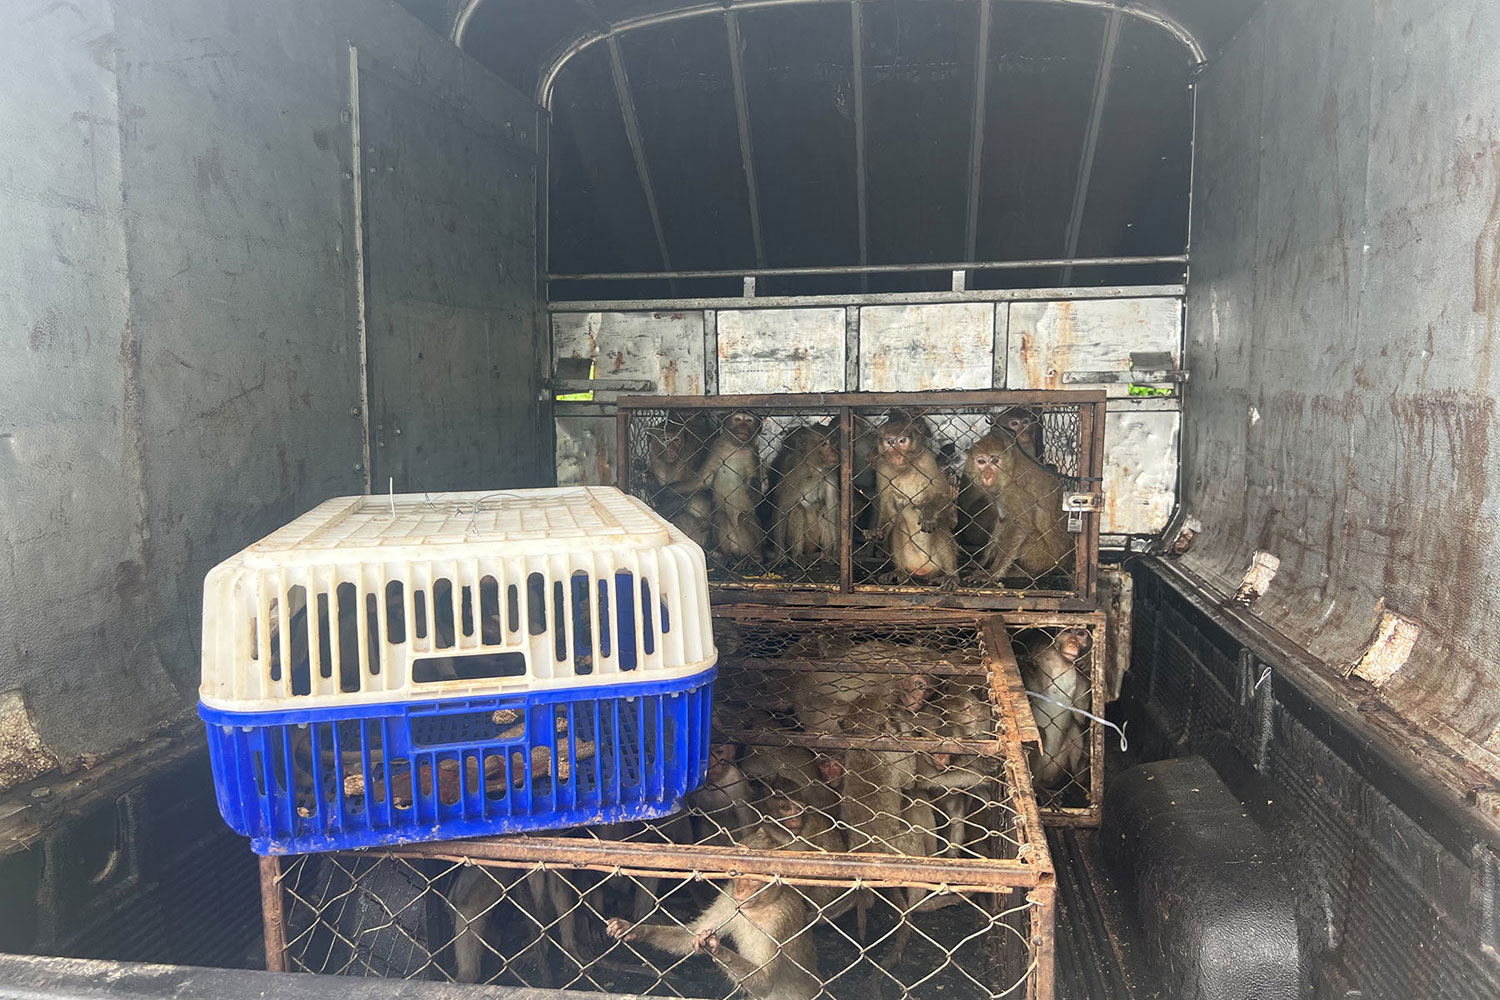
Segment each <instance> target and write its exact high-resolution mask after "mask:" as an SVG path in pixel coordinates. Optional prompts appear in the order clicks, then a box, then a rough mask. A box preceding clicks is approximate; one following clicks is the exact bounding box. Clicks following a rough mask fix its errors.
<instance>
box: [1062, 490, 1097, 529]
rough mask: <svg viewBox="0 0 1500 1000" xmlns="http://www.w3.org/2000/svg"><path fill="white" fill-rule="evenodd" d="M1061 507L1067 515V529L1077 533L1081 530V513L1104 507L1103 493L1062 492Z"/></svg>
mask: <svg viewBox="0 0 1500 1000" xmlns="http://www.w3.org/2000/svg"><path fill="white" fill-rule="evenodd" d="M1062 507H1063V510H1064V511H1065V512H1066V513H1067V515H1068V530H1069V531H1071V532H1073V533H1074V534H1077V533H1078V532H1081V531H1082V530H1083V515H1085V514H1089V513H1093V512H1096V511H1101V510H1103V509H1104V494H1103V493H1097V492H1096V493H1064V494H1063V502H1062Z"/></svg>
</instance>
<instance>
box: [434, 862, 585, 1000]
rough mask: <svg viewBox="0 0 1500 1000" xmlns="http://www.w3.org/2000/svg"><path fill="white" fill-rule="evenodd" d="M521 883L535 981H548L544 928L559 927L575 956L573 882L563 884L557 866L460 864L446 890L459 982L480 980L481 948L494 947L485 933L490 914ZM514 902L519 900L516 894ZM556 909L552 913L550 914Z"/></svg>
mask: <svg viewBox="0 0 1500 1000" xmlns="http://www.w3.org/2000/svg"><path fill="white" fill-rule="evenodd" d="M523 886H524V888H525V892H526V895H529V896H530V903H529V905H528V906H527V911H528V912H529V913H530V915H531V917H532V919H531V920H529V921H526V923H528V924H529V925H531V926H533V927H535V928H536V939H535V941H534V943H533V945H532V947H533V948H535V949H536V951H535V955H534V958H535V960H536V972H537V979H538V981H539V982H540V983H541V984H542V985H544V986H550V985H551V981H552V970H551V968H550V966H549V965H548V962H547V947H546V940H547V936H548V935H547V929H548V928H550V927H553V926H555V927H557V928H558V936H559V937H560V938H561V941H562V947H563V948H564V949H565V950H566V951H567V952H568V954H570V955H572V956H574V959H575V960H577V958H578V956H579V955H580V954H581V953H580V952H579V942H578V933H577V931H578V928H577V924H576V923H575V922H574V920H573V916H572V910H573V909H574V908H575V906H576V905H577V904H576V903H575V901H574V897H573V896H572V893H573V890H572V887H571V886H568V885H566V884H565V883H564V882H563V880H562V877H561V876H560V875H559V874H557V873H556V872H542V871H526V872H520V871H516V870H513V869H502V868H488V867H485V866H483V865H470V866H468V867H466V868H464V870H463V871H461V872H460V873H459V875H458V877H457V878H456V879H455V880H454V882H453V887H452V889H451V890H450V891H449V893H448V901H449V904H450V905H451V906H452V907H453V911H454V913H453V933H454V936H453V964H454V970H453V978H454V980H456V981H457V982H460V983H477V982H480V981H481V978H482V972H483V964H484V955H485V952H487V951H488V952H494V948H493V947H492V946H490V945H489V944H487V943H486V942H485V934H486V933H487V931H488V929H489V925H490V924H491V922H492V921H493V920H494V917H495V911H496V910H497V909H498V908H499V907H500V904H501V902H502V901H504V900H505V899H506V898H507V897H508V896H510V895H511V894H512V893H517V895H519V892H518V890H520V889H521V888H522V887H523ZM512 902H513V903H515V904H516V905H518V906H519V905H521V901H520V900H519V899H513V900H512ZM554 914H555V918H554Z"/></svg>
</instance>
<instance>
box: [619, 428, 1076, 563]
mask: <svg viewBox="0 0 1500 1000" xmlns="http://www.w3.org/2000/svg"><path fill="white" fill-rule="evenodd" d="M855 419H856V426H857V431H856V434H855V442H854V449H853V450H854V454H853V456H851V457H852V460H853V462H854V468H853V469H852V470H851V472H852V478H851V481H852V482H853V483H854V486H855V489H856V491H858V492H859V493H860V494H861V496H862V500H861V502H860V503H859V505H858V507H857V510H859V511H865V510H873V518H872V519H871V520H872V523H869V524H868V526H867V527H865V528H864V530H863V533H862V534H863V540H864V541H865V542H866V543H869V544H872V545H874V546H877V547H878V551H879V554H880V555H881V556H883V557H884V559H885V560H887V561H888V564H889V566H890V571H889V573H888V574H887V575H886V580H887V582H890V583H926V584H937V585H939V586H941V587H945V588H950V587H954V586H957V585H959V584H960V581H961V580H967V582H970V583H973V584H977V585H980V586H992V585H998V584H999V583H1000V582H1001V581H1002V580H1004V579H1005V578H1006V577H1007V576H1011V575H1013V574H1015V573H1017V572H1019V573H1021V574H1024V576H1025V578H1026V579H1027V581H1028V582H1035V581H1038V580H1040V579H1041V578H1043V577H1045V576H1047V575H1048V574H1050V573H1055V572H1057V571H1059V570H1066V569H1067V568H1068V567H1069V565H1070V563H1071V560H1072V557H1073V553H1074V538H1075V536H1074V534H1073V533H1072V532H1071V531H1070V530H1069V523H1068V515H1067V513H1066V512H1065V511H1064V509H1063V504H1062V500H1063V496H1064V493H1065V492H1066V491H1067V489H1068V488H1069V486H1068V478H1067V477H1065V476H1064V475H1062V474H1061V473H1060V472H1058V471H1057V470H1056V469H1054V468H1052V467H1050V466H1048V465H1047V464H1045V462H1044V460H1043V452H1042V422H1041V419H1040V413H1039V412H1038V411H1037V410H1035V409H1033V408H1031V407H1009V408H1007V409H1005V410H1003V411H1001V412H999V413H997V414H994V415H993V416H992V418H991V427H990V429H989V432H988V433H986V434H985V435H983V436H982V437H980V438H979V439H978V440H977V441H975V442H974V443H973V444H972V445H971V446H970V447H969V448H968V450H967V454H966V455H965V456H964V463H963V471H962V474H961V476H960V477H959V482H958V483H957V484H955V483H954V482H953V481H952V480H951V479H950V478H949V476H948V474H947V473H946V472H945V471H944V469H943V466H942V463H941V462H940V460H939V450H940V449H939V447H938V445H937V442H936V441H935V439H934V433H933V428H932V426H931V423H930V422H929V420H928V419H927V418H926V417H924V416H923V415H922V414H920V413H916V412H914V411H911V410H907V409H902V408H897V409H892V410H890V411H888V412H887V413H886V415H885V417H884V419H883V420H882V421H880V422H878V423H874V422H871V421H868V420H866V419H865V418H863V417H856V418H855ZM762 424H763V420H762V418H761V416H760V415H758V414H756V413H754V412H751V411H748V410H740V411H734V412H730V413H725V414H724V415H723V416H722V417H721V418H719V419H717V420H716V419H715V418H714V417H712V416H710V415H709V414H707V413H704V412H703V411H695V412H692V413H691V415H684V414H681V413H677V412H672V413H669V414H668V415H667V417H666V419H665V420H664V421H663V422H662V423H661V424H660V425H658V426H655V427H652V428H650V432H649V433H650V436H649V438H648V440H647V453H646V469H645V474H646V487H647V489H646V499H647V500H648V501H649V502H650V503H651V505H652V506H653V507H654V508H655V509H656V510H657V511H658V512H660V513H662V514H663V515H664V516H666V517H667V518H669V519H670V520H672V521H673V522H674V523H675V524H676V525H677V526H678V527H679V528H680V529H681V530H682V531H683V532H684V533H685V534H686V535H688V537H690V538H692V539H693V540H694V541H696V542H698V544H700V545H702V546H703V547H704V548H705V549H706V550H708V551H709V552H710V553H711V554H712V555H714V556H715V557H716V558H717V559H718V560H720V561H721V562H723V563H726V564H728V565H731V566H740V567H746V566H750V567H759V566H765V565H777V564H780V565H795V566H800V567H804V568H806V567H809V566H812V565H815V564H817V563H820V562H834V561H837V559H838V558H839V545H840V534H841V527H840V523H841V508H840V503H839V501H840V476H839V471H840V464H841V462H842V459H841V457H840V447H839V428H838V427H837V426H836V425H835V424H834V423H833V422H831V421H830V422H825V423H817V424H803V425H801V426H797V427H794V428H792V429H790V430H789V431H787V433H786V434H785V437H784V438H783V439H782V442H781V446H780V449H779V451H778V452H777V453H776V455H775V457H774V459H773V460H772V461H771V462H770V463H769V465H766V463H764V462H763V460H762V455H761V442H760V440H759V439H760V435H761V431H762ZM768 520H769V524H770V529H769V531H768V530H767V527H766V524H767V521H768ZM856 520H857V521H858V520H859V516H858V515H857V516H856ZM768 552H769V558H767V553H768Z"/></svg>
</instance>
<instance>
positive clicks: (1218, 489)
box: [1185, 0, 1500, 794]
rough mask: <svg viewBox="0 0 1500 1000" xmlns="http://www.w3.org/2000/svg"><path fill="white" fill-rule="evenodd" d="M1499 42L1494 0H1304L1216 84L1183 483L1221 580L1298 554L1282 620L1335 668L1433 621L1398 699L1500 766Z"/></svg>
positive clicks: (1433, 733)
mask: <svg viewBox="0 0 1500 1000" xmlns="http://www.w3.org/2000/svg"><path fill="white" fill-rule="evenodd" d="M1497 46H1500V8H1497V7H1495V5H1493V4H1482V3H1445V4H1432V5H1423V7H1422V10H1421V11H1420V12H1418V11H1416V10H1411V11H1405V10H1402V9H1401V8H1399V7H1390V6H1383V7H1381V8H1380V9H1379V10H1378V11H1375V12H1372V10H1371V4H1369V3H1368V2H1357V0H1340V2H1335V3H1316V2H1311V0H1295V2H1293V0H1287V2H1282V3H1273V4H1269V5H1267V7H1266V8H1264V9H1263V11H1262V12H1261V13H1260V14H1259V15H1258V16H1257V18H1256V19H1255V20H1254V21H1253V22H1252V24H1251V26H1250V27H1249V28H1248V29H1247V30H1246V32H1245V33H1244V34H1242V36H1241V38H1240V39H1239V40H1237V41H1236V42H1235V43H1234V44H1233V45H1232V46H1231V47H1230V49H1229V51H1228V53H1226V56H1225V58H1224V59H1223V60H1221V61H1220V62H1219V63H1217V64H1215V65H1214V66H1212V67H1211V68H1210V70H1209V71H1208V74H1207V77H1206V78H1205V80H1204V81H1203V91H1202V102H1201V104H1200V112H1199V124H1200V130H1199V149H1198V176H1197V179H1196V184H1195V204H1196V206H1197V208H1198V218H1197V222H1196V231H1195V234H1194V241H1193V246H1194V258H1193V280H1192V285H1191V289H1190V295H1189V322H1188V329H1189V348H1188V352H1189V358H1188V364H1189V366H1190V367H1191V368H1192V369H1193V372H1194V379H1195V381H1194V385H1193V389H1192V391H1191V392H1190V393H1189V396H1188V407H1189V411H1188V418H1187V424H1186V425H1187V428H1188V437H1187V441H1186V450H1187V454H1188V458H1187V471H1186V476H1185V481H1186V484H1187V487H1188V490H1189V506H1190V508H1191V509H1192V510H1193V512H1194V513H1195V514H1196V515H1197V516H1198V517H1199V518H1200V519H1201V520H1202V522H1203V525H1204V531H1203V533H1202V536H1201V538H1200V540H1199V544H1198V546H1197V547H1196V548H1195V549H1194V550H1193V552H1192V553H1190V554H1189V556H1188V557H1187V558H1188V560H1189V564H1190V565H1191V566H1192V567H1193V568H1194V569H1195V570H1196V571H1197V572H1199V573H1200V574H1203V575H1204V576H1206V577H1208V578H1210V579H1212V580H1215V581H1216V582H1218V583H1220V584H1222V585H1223V586H1224V587H1225V588H1226V589H1227V590H1230V591H1232V590H1233V589H1234V588H1235V586H1236V585H1237V584H1238V581H1239V578H1240V577H1241V576H1242V575H1243V573H1244V571H1245V569H1246V568H1247V566H1248V565H1249V561H1250V557H1251V553H1252V552H1253V551H1255V550H1264V551H1267V552H1270V553H1272V554H1274V555H1277V556H1278V557H1279V558H1280V560H1281V563H1280V569H1279V571H1278V574H1277V576H1276V577H1275V579H1274V580H1273V582H1272V584H1271V587H1270V589H1269V591H1268V592H1267V594H1266V596H1265V597H1264V598H1262V599H1261V601H1260V602H1259V604H1258V605H1257V611H1258V613H1259V614H1260V615H1261V616H1263V617H1264V618H1265V619H1266V620H1267V621H1268V622H1270V623H1272V624H1273V625H1275V626H1276V627H1277V628H1278V629H1280V630H1281V631H1282V632H1284V633H1285V634H1287V635H1289V636H1291V637H1293V638H1294V639H1296V640H1297V641H1298V642H1299V643H1300V644H1302V645H1303V646H1305V647H1306V648H1307V649H1309V650H1310V651H1312V652H1313V653H1315V654H1316V655H1317V656H1319V657H1321V658H1323V659H1324V660H1326V661H1329V662H1330V663H1334V664H1344V663H1349V662H1352V661H1354V660H1356V659H1357V658H1358V657H1359V656H1360V654H1361V652H1362V650H1363V648H1364V646H1365V645H1366V644H1367V643H1368V642H1369V641H1370V639H1371V636H1372V631H1373V622H1374V619H1375V617H1376V607H1377V605H1378V604H1379V603H1380V602H1382V601H1384V605H1383V607H1384V608H1386V609H1388V610H1392V611H1396V612H1398V613H1400V614H1402V615H1405V616H1409V617H1411V618H1415V619H1416V620H1417V621H1419V622H1420V623H1421V624H1422V627H1423V630H1424V633H1423V639H1424V641H1423V642H1422V643H1421V644H1419V646H1418V648H1417V650H1416V652H1415V654H1414V655H1413V657H1412V659H1411V660H1410V661H1409V662H1407V663H1406V665H1405V666H1404V667H1403V668H1401V669H1400V670H1399V672H1398V673H1397V674H1396V675H1395V677H1394V679H1392V680H1391V681H1390V682H1389V683H1388V684H1387V685H1386V686H1385V688H1384V689H1383V690H1382V691H1380V692H1379V697H1382V698H1383V699H1384V700H1386V701H1387V702H1388V703H1389V704H1390V705H1392V706H1393V707H1394V708H1396V709H1397V710H1398V711H1399V712H1401V713H1403V714H1404V715H1406V716H1407V717H1408V718H1410V719H1411V720H1413V721H1414V722H1415V723H1417V724H1418V725H1419V726H1420V727H1421V728H1422V729H1423V731H1424V732H1425V733H1426V734H1427V735H1428V736H1430V737H1435V738H1437V739H1438V740H1440V741H1441V742H1442V743H1444V744H1445V745H1447V746H1448V747H1449V748H1451V749H1452V750H1454V751H1456V752H1457V753H1459V754H1461V755H1463V756H1464V757H1466V758H1468V759H1469V760H1471V761H1473V762H1475V763H1477V764H1479V765H1480V766H1482V767H1484V768H1486V769H1487V770H1489V771H1491V773H1496V774H1500V757H1496V756H1494V752H1495V751H1497V750H1500V739H1497V738H1496V731H1497V724H1500V689H1497V687H1496V685H1495V684H1494V682H1493V678H1494V671H1495V667H1494V664H1495V663H1496V661H1497V658H1500V657H1497V654H1500V638H1497V636H1496V634H1495V632H1494V630H1493V628H1491V623H1492V622H1493V621H1494V620H1495V617H1496V614H1497V612H1500V596H1497V593H1496V590H1495V585H1494V583H1493V582H1492V578H1493V575H1494V574H1493V573H1492V572H1491V570H1490V567H1493V566H1494V565H1496V559H1497V556H1500V547H1497V539H1496V537H1495V524H1496V514H1497V512H1496V508H1495V504H1496V500H1495V495H1494V494H1495V491H1494V489H1493V488H1492V483H1493V480H1494V471H1493V469H1492V467H1491V466H1492V459H1491V456H1490V440H1491V437H1492V435H1493V434H1494V432H1495V429H1496V428H1495V415H1494V396H1495V387H1494V372H1493V366H1492V364H1491V358H1492V354H1493V351H1494V349H1495V347H1496V338H1497V330H1496V324H1497V322H1500V320H1497V310H1500V277H1497V275H1500V270H1497V264H1496V262H1497V261H1500V209H1497V208H1496V206H1497V205H1500V196H1497V194H1496V192H1497V191H1500V154H1497V149H1500V147H1497V144H1496V140H1495V137H1494V135H1493V126H1492V124H1491V123H1492V122H1493V120H1494V115H1495V94H1496V93H1500V61H1497V60H1496V59H1495V57H1494V53H1495V51H1496V50H1497ZM1257 107H1263V111H1261V112H1259V113H1257V111H1256V109H1257ZM1250 232H1253V233H1254V236H1253V237H1251V236H1250V235H1249V233H1250ZM1200 373H1201V375H1202V378H1201V379H1200V377H1199V376H1200ZM1370 694H1371V695H1375V694H1376V692H1374V691H1370ZM1487 794H1488V793H1487Z"/></svg>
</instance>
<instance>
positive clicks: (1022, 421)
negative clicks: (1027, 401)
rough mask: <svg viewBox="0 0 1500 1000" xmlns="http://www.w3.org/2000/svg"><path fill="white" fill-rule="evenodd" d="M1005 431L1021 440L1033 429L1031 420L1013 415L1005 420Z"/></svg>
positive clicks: (1019, 415)
mask: <svg viewBox="0 0 1500 1000" xmlns="http://www.w3.org/2000/svg"><path fill="white" fill-rule="evenodd" d="M1005 429H1006V430H1008V431H1010V432H1011V433H1012V434H1014V435H1015V436H1016V437H1018V438H1019V437H1021V436H1022V435H1024V434H1025V433H1026V432H1027V431H1029V430H1030V429H1031V418H1030V417H1023V416H1022V415H1021V414H1019V413H1013V414H1011V415H1010V416H1009V417H1007V418H1006V419H1005Z"/></svg>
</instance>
